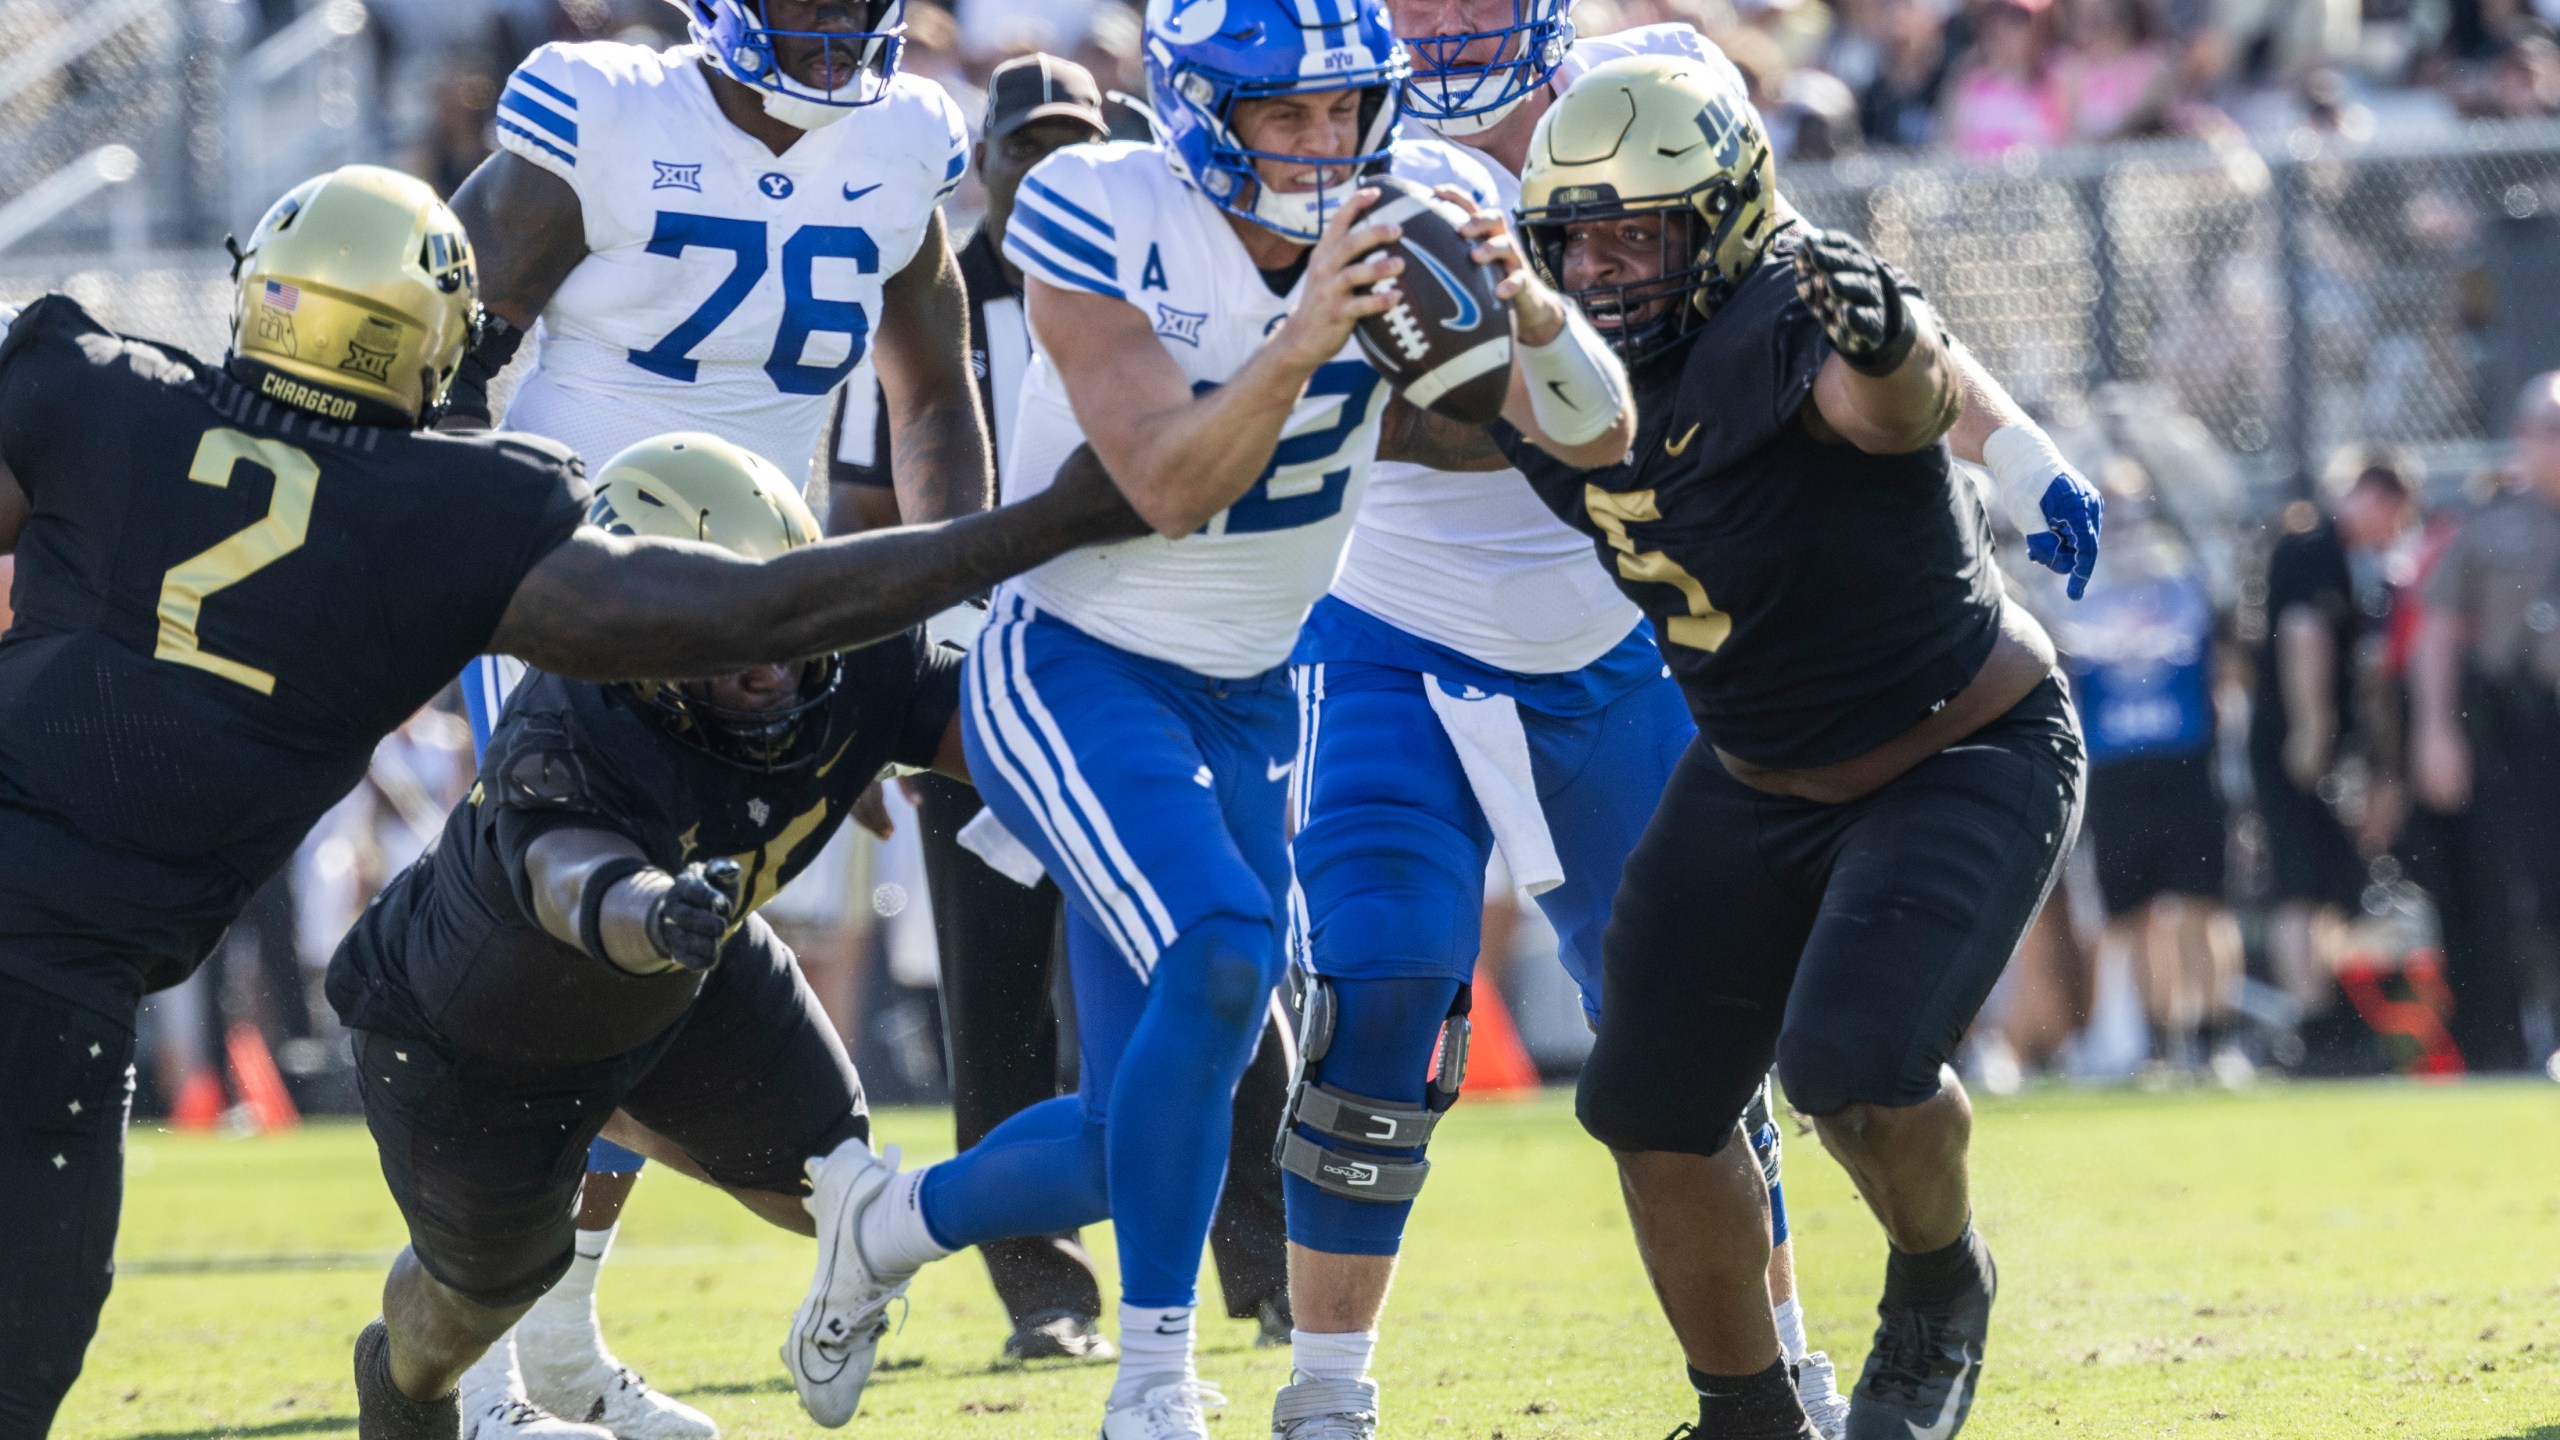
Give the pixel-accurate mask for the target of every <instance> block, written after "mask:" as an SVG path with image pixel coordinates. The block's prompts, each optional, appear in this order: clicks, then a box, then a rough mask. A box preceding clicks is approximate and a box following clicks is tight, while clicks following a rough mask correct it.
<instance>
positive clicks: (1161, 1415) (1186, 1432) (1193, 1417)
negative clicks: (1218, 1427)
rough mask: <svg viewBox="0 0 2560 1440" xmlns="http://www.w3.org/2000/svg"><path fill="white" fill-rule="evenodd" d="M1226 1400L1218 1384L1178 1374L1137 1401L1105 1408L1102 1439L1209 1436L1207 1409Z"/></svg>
mask: <svg viewBox="0 0 2560 1440" xmlns="http://www.w3.org/2000/svg"><path fill="white" fill-rule="evenodd" d="M1226 1403H1227V1397H1226V1396H1224V1395H1221V1394H1219V1393H1218V1391H1217V1387H1215V1386H1213V1385H1209V1384H1207V1383H1205V1382H1203V1381H1201V1380H1199V1379H1196V1378H1194V1377H1192V1376H1189V1375H1182V1376H1177V1377H1175V1378H1173V1379H1171V1380H1167V1381H1166V1382H1165V1383H1163V1384H1161V1385H1158V1386H1157V1387H1155V1388H1154V1389H1152V1390H1150V1391H1148V1392H1147V1393H1146V1394H1144V1395H1141V1396H1139V1397H1138V1402H1137V1403H1136V1404H1134V1405H1120V1406H1115V1407H1113V1408H1111V1409H1108V1410H1105V1411H1103V1412H1102V1437H1101V1440H1209V1416H1208V1414H1207V1412H1208V1411H1211V1410H1216V1409H1219V1408H1221V1407H1223V1406H1224V1405H1225V1404H1226Z"/></svg>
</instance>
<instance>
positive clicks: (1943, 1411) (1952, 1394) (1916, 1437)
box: [1902, 1355, 1973, 1440]
mask: <svg viewBox="0 0 2560 1440" xmlns="http://www.w3.org/2000/svg"><path fill="white" fill-rule="evenodd" d="M1965 1368H1966V1369H1967V1370H1968V1371H1970V1370H1971V1369H1972V1368H1973V1357H1972V1356H1970V1355H1968V1356H1966V1357H1965ZM1964 1392H1965V1385H1964V1380H1963V1378H1962V1377H1958V1379H1957V1381H1956V1383H1955V1384H1953V1385H1950V1386H1948V1387H1947V1403H1946V1404H1944V1405H1941V1406H1939V1407H1938V1419H1937V1423H1935V1424H1933V1425H1927V1426H1924V1425H1922V1424H1921V1423H1920V1422H1919V1421H1917V1420H1905V1421H1903V1422H1902V1426H1903V1428H1904V1429H1906V1430H1909V1431H1910V1432H1911V1440H1947V1437H1949V1436H1951V1435H1953V1434H1955V1433H1956V1405H1957V1404H1958V1403H1959V1402H1961V1401H1962V1400H1963V1399H1964Z"/></svg>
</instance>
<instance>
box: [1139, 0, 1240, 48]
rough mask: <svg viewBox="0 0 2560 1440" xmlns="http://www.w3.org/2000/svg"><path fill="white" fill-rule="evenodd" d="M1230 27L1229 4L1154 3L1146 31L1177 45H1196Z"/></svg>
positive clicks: (1205, 0) (1194, 0)
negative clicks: (1228, 17)
mask: <svg viewBox="0 0 2560 1440" xmlns="http://www.w3.org/2000/svg"><path fill="white" fill-rule="evenodd" d="M1226 23H1227V0H1152V3H1150V4H1149V5H1148V6H1147V28H1148V29H1150V30H1157V31H1161V32H1163V34H1164V37H1165V38H1166V39H1168V40H1171V41H1172V42H1173V43H1174V44H1176V45H1196V44H1198V43H1199V42H1201V41H1203V40H1206V39H1208V38H1209V37H1210V36H1212V35H1215V34H1217V33H1218V30H1219V28H1220V27H1222V26H1224V25H1225V24H1226Z"/></svg>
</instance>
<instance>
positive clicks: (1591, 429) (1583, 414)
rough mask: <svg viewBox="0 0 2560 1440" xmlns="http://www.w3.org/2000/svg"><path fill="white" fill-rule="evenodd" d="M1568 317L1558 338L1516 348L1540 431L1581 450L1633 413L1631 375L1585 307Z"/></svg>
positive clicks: (1571, 311)
mask: <svg viewBox="0 0 2560 1440" xmlns="http://www.w3.org/2000/svg"><path fill="white" fill-rule="evenodd" d="M1564 316H1565V318H1564V329H1563V330H1561V331H1559V332H1558V333H1557V335H1556V338H1554V339H1553V340H1550V341H1548V342H1547V343H1546V344H1544V345H1520V346H1517V347H1516V349H1517V352H1518V354H1519V357H1520V369H1521V371H1522V372H1523V373H1524V374H1526V375H1527V376H1528V379H1529V413H1530V414H1531V415H1533V416H1535V417H1537V421H1538V429H1539V430H1541V431H1543V432H1545V434H1546V437H1547V438H1548V439H1550V440H1553V441H1555V442H1557V443H1558V444H1562V445H1581V444H1584V443H1587V442H1589V441H1592V440H1597V439H1599V438H1600V437H1601V436H1603V435H1605V434H1607V433H1609V427H1610V426H1612V425H1615V424H1617V423H1618V416H1619V415H1620V414H1621V413H1622V412H1624V411H1625V409H1626V408H1627V372H1626V371H1625V370H1623V369H1621V368H1620V367H1619V365H1618V357H1617V356H1615V355H1612V354H1610V353H1609V346H1608V342H1606V341H1604V340H1602V339H1601V338H1600V332H1598V331H1597V330H1594V329H1592V328H1591V322H1590V321H1588V320H1586V319H1584V318H1582V310H1581V308H1580V307H1579V306H1575V305H1571V304H1568V305H1566V306H1565V307H1564Z"/></svg>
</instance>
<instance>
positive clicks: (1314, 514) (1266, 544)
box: [1004, 140, 1623, 678]
mask: <svg viewBox="0 0 2560 1440" xmlns="http://www.w3.org/2000/svg"><path fill="white" fill-rule="evenodd" d="M1394 168H1395V170H1396V172H1397V173H1399V174H1412V175H1414V176H1415V177H1416V178H1428V179H1429V180H1431V181H1434V182H1442V181H1452V182H1454V183H1460V184H1463V185H1464V186H1465V187H1466V188H1467V189H1468V190H1470V191H1471V192H1473V193H1474V194H1476V195H1478V196H1479V197H1482V202H1483V203H1485V204H1488V205H1489V204H1491V203H1493V189H1492V187H1493V177H1492V176H1491V175H1490V174H1488V173H1486V172H1485V170H1484V168H1483V167H1482V166H1480V165H1478V164H1476V163H1475V162H1474V161H1471V160H1469V159H1468V158H1467V157H1465V156H1463V155H1460V154H1458V153H1457V152H1456V151H1455V150H1452V149H1450V148H1449V147H1448V146H1447V145H1445V144H1443V143H1442V142H1440V141H1437V140H1423V141H1408V142H1405V143H1402V144H1399V145H1398V146H1397V147H1396V158H1395V165H1394ZM1004 248H1005V255H1006V257H1007V258H1009V259H1011V260H1012V261H1013V262H1014V263H1015V264H1016V265H1019V266H1021V267H1022V270H1023V273H1025V274H1027V275H1032V276H1036V277H1038V278H1039V279H1041V280H1043V281H1046V282H1047V283H1049V284H1052V285H1056V286H1059V287H1061V288H1064V289H1070V290H1082V291H1085V292H1088V293H1090V294H1095V295H1103V296H1108V297H1109V298H1111V299H1114V300H1120V301H1124V302H1126V303H1128V304H1130V305H1133V306H1136V307H1137V308H1138V310H1139V311H1140V312H1141V313H1142V314H1144V315H1145V316H1146V317H1147V322H1148V324H1149V325H1151V326H1152V327H1154V329H1155V333H1156V338H1157V341H1158V342H1159V343H1160V344H1162V345H1163V346H1164V348H1165V353H1166V354H1168V355H1171V356H1172V357H1173V358H1174V361H1175V363H1176V364H1178V365H1180V366H1181V367H1182V373H1183V374H1184V375H1185V376H1187V377H1188V378H1189V379H1190V381H1191V383H1192V387H1193V389H1194V390H1195V391H1197V390H1205V389H1208V388H1209V387H1211V386H1213V385H1216V384H1218V383H1220V382H1221V381H1224V380H1225V379H1226V378H1227V377H1228V376H1231V375H1233V374H1235V373H1236V371H1238V370H1240V369H1242V368H1243V367H1244V365H1245V363H1246V362H1247V361H1249V360H1251V359H1252V358H1253V356H1254V354H1255V353H1256V352H1257V351H1259V350H1260V349H1261V348H1262V344H1263V340H1264V337H1266V336H1268V335H1269V334H1270V333H1271V331H1272V330H1273V329H1275V328H1276V327H1278V325H1279V324H1280V322H1281V321H1282V320H1283V319H1284V318H1286V317H1287V315H1288V313H1289V310H1290V306H1291V305H1292V304H1293V303H1294V301H1295V299H1296V296H1297V291H1296V289H1295V288H1292V290H1291V291H1290V293H1289V294H1288V295H1286V296H1281V295H1274V294H1272V293H1271V289H1270V287H1269V286H1268V285H1267V284H1265V283H1264V281H1263V278H1262V272H1261V271H1259V270H1257V269H1255V268H1254V264H1253V259H1252V257H1251V256H1250V255H1248V254H1247V253H1246V252H1245V248H1244V242H1243V241H1242V240H1240V239H1238V238H1237V236H1236V233H1235V231H1234V230H1233V229H1232V228H1231V227H1230V226H1229V225H1228V223H1227V216H1226V212H1225V211H1223V210H1220V209H1219V208H1218V207H1217V206H1216V205H1214V204H1212V203H1210V201H1209V200H1208V199H1207V197H1205V196H1203V195H1201V194H1199V193H1198V192H1196V191H1194V190H1193V189H1191V187H1189V186H1188V185H1185V184H1184V183H1183V182H1182V181H1180V180H1178V179H1175V178H1174V175H1173V173H1172V171H1170V170H1168V169H1167V168H1166V166H1165V159H1164V153H1163V151H1162V150H1161V149H1159V148H1158V147H1156V146H1154V145H1146V144H1138V143H1135V142H1129V141H1121V142H1114V143H1110V144H1100V145H1076V146H1070V147H1069V148H1067V149H1064V150H1061V151H1059V152H1058V153H1056V154H1055V155H1052V156H1050V157H1049V158H1048V159H1046V160H1043V161H1042V162H1040V165H1039V166H1038V168H1036V169H1034V170H1033V171H1032V172H1031V174H1030V175H1029V176H1027V177H1025V178H1024V180H1023V182H1022V190H1021V192H1020V193H1019V194H1018V195H1016V196H1015V198H1014V207H1013V216H1012V218H1011V219H1010V220H1008V221H1007V222H1006V223H1005V231H1004ZM1103 383H1104V384H1106V385H1107V383H1108V381H1107V380H1105V381H1104V382H1103ZM1387 394H1388V391H1387V387H1386V385H1385V383H1384V382H1383V381H1381V380H1380V379H1379V378H1378V372H1377V371H1375V370H1373V369H1371V368H1370V366H1369V362H1368V361H1366V360H1364V359H1362V358H1360V351H1359V347H1358V345H1357V344H1356V343H1353V344H1347V345H1345V346H1344V347H1343V349H1342V353H1341V354H1340V355H1339V356H1337V357H1335V358H1334V359H1332V360H1329V361H1327V362H1325V364H1324V365H1323V367H1322V368H1320V369H1318V370H1317V371H1316V373H1315V378H1313V379H1312V380H1310V381H1309V382H1308V383H1307V390H1306V394H1305V396H1304V397H1303V398H1301V399H1300V400H1299V402H1298V406H1297V409H1296V411H1295V412H1294V413H1293V414H1292V415H1291V416H1290V418H1289V422H1288V424H1287V426H1286V427H1285V428H1284V429H1283V430H1282V431H1281V438H1280V443H1279V446H1278V447H1277V449H1276V450H1275V451H1274V452H1273V454H1272V457H1271V462H1270V465H1269V466H1268V468H1266V469H1265V471H1264V472H1263V475H1262V478H1261V479H1260V480H1259V481H1257V482H1256V483H1255V485H1254V487H1253V488H1252V489H1251V490H1250V491H1247V492H1246V494H1245V496H1244V498H1243V499H1240V500H1238V501H1236V502H1235V503H1234V504H1233V505H1230V506H1228V507H1227V508H1226V509H1225V510H1222V511H1220V512H1219V513H1218V514H1217V516H1216V517H1215V518H1213V519H1211V520H1210V522H1209V523H1208V524H1207V525H1204V526H1202V527H1201V528H1200V530H1199V531H1198V532H1197V533H1195V534H1191V535H1186V536H1183V537H1182V538H1181V539H1178V540H1168V539H1165V538H1164V537H1162V536H1160V535H1148V536H1144V537H1142V538H1139V539H1136V540H1126V541H1122V542H1120V543H1119V544H1116V545H1109V546H1103V547H1099V548H1094V549H1086V550H1078V551H1075V552H1073V553H1071V554H1069V555H1066V556H1063V557H1061V558H1059V559H1056V560H1052V561H1050V562H1049V563H1048V564H1046V565H1043V566H1041V567H1039V568H1038V569H1036V570H1033V571H1031V572H1029V573H1028V574H1025V575H1023V576H1021V577H1019V578H1017V579H1015V580H1013V581H1011V582H1008V583H1009V584H1010V586H1011V587H1012V588H1013V589H1014V591H1015V592H1017V593H1019V594H1021V595H1022V596H1024V597H1025V598H1027V599H1028V600H1030V602H1031V603H1032V604H1033V605H1034V606H1036V607H1037V608H1039V609H1041V610H1043V611H1046V612H1048V613H1050V614H1053V615H1056V616H1057V617H1058V618H1060V619H1062V620H1064V621H1066V622H1067V623H1068V624H1070V625H1073V626H1075V627H1076V628H1078V629H1080V630H1083V631H1084V632H1085V633H1087V634H1089V635H1092V636H1094V637H1096V638H1098V639H1101V640H1104V641H1107V642H1109V643H1111V644H1113V645H1117V646H1119V647H1120V648H1122V649H1124V650H1129V651H1132V652H1135V653H1137V654H1140V655H1146V656H1150V657H1152V658H1155V659H1158V660H1165V661H1170V662H1172V663H1174V664H1177V665H1181V666H1184V667H1186V668H1188V669H1191V670H1195V671H1198V672H1200V673H1201V674H1204V675H1216V676H1223V677H1228V678H1241V677H1243V676H1247V675H1258V674H1260V673H1262V672H1263V671H1265V670H1268V669H1270V668H1271V667H1273V666H1275V665H1278V664H1280V663H1281V662H1282V661H1284V660H1286V659H1288V658H1289V651H1290V650H1291V648H1292V647H1294V646H1295V644H1296V643H1297V637H1298V627H1299V626H1300V625H1301V624H1303V623H1304V622H1305V620H1306V618H1307V611H1308V609H1309V608H1310V607H1311V606H1313V605H1314V604H1315V602H1316V600H1317V598H1318V597H1320V596H1322V595H1323V594H1324V592H1325V587H1326V586H1327V585H1329V584H1331V583H1332V581H1333V576H1334V572H1335V570H1336V569H1338V568H1339V567H1340V565H1341V563H1342V546H1343V540H1344V537H1345V536H1346V535H1347V534H1348V533H1349V531H1350V529H1351V521H1352V517H1353V515H1354V514H1356V513H1357V512H1358V510H1359V508H1360V497H1361V493H1362V492H1363V491H1364V490H1365V489H1366V488H1367V487H1368V479H1369V467H1370V462H1371V461H1372V460H1373V459H1375V458H1376V455H1377V447H1378V416H1379V413H1380V412H1381V411H1383V410H1384V409H1385V408H1386V403H1387ZM1106 395H1107V391H1102V390H1099V389H1098V388H1097V389H1088V390H1087V391H1086V393H1085V399H1086V402H1087V403H1088V404H1093V403H1101V402H1102V401H1103V399H1104V398H1105V396H1106ZM1083 439H1084V432H1083V430H1082V428H1081V427H1080V426H1078V425H1077V423H1076V417H1075V410H1074V407H1073V406H1072V405H1071V404H1070V403H1069V401H1068V397H1067V387H1066V384H1065V382H1064V381H1063V380H1062V379H1061V377H1060V376H1059V374H1058V371H1057V368H1056V367H1055V366H1054V365H1052V364H1051V363H1050V360H1049V356H1048V354H1047V353H1046V351H1039V352H1037V353H1035V354H1034V356H1033V358H1032V362H1031V370H1030V373H1029V374H1027V375H1025V376H1024V377H1023V382H1022V408H1021V413H1020V414H1019V416H1018V417H1017V418H1016V419H1015V422H1014V438H1013V444H1012V446H1011V448H1009V449H1008V450H1006V452H1005V454H1004V494H1005V498H1006V499H1007V500H1008V501H1010V500H1015V499H1019V498H1021V497H1022V496H1025V495H1030V494H1033V493H1035V492H1037V491H1039V490H1042V489H1045V488H1047V486H1048V484H1049V482H1050V481H1051V480H1052V479H1053V478H1055V476H1056V474H1057V471H1058V466H1059V465H1060V464H1061V463H1063V462H1064V461H1065V460H1066V458H1067V456H1068V454H1069V453H1070V452H1072V451H1073V450H1074V449H1075V447H1076V446H1077V445H1078V444H1080V443H1082V442H1083ZM1515 483H1520V488H1521V491H1522V493H1524V494H1526V493H1527V491H1528V486H1527V485H1526V484H1525V483H1522V482H1515ZM1530 503H1532V504H1535V503H1537V502H1536V500H1535V498H1534V497H1532V499H1531V501H1530ZM1582 563H1583V565H1584V566H1585V568H1593V567H1591V561H1590V558H1589V555H1588V553H1587V547H1586V553H1585V554H1584V555H1583V560H1582ZM1602 584H1603V585H1604V586H1605V585H1606V584H1607V578H1606V577H1605V576H1604V577H1602ZM1621 633H1623V632H1621Z"/></svg>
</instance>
